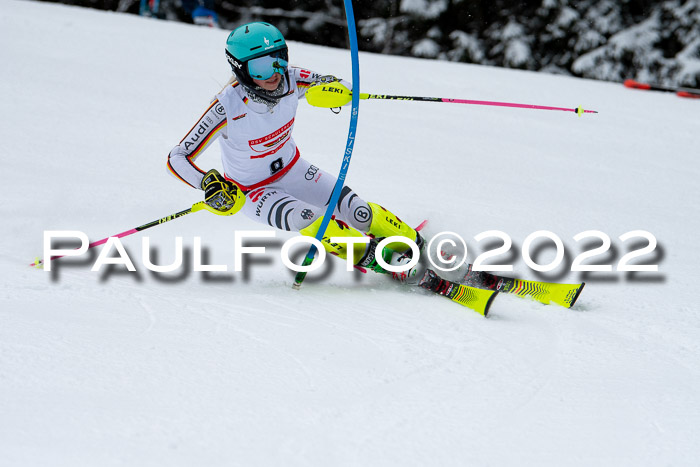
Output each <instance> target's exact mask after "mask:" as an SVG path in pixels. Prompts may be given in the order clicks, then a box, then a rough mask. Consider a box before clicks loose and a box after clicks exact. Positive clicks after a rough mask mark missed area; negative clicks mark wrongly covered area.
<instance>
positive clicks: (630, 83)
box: [624, 79, 700, 99]
mask: <svg viewBox="0 0 700 467" xmlns="http://www.w3.org/2000/svg"><path fill="white" fill-rule="evenodd" d="M624 85H625V87H627V88H632V89H642V90H645V91H663V92H674V93H676V95H677V96H679V97H689V98H691V99H700V89H690V88H672V87H666V86H659V85H657V84H647V83H640V82H639V81H635V80H633V79H627V80H625V82H624Z"/></svg>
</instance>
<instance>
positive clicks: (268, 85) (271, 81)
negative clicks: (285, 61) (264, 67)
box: [253, 73, 282, 91]
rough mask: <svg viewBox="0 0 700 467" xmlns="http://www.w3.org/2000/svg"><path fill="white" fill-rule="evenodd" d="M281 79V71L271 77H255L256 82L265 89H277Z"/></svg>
mask: <svg viewBox="0 0 700 467" xmlns="http://www.w3.org/2000/svg"><path fill="white" fill-rule="evenodd" d="M281 80H282V75H281V74H279V73H275V74H273V75H272V76H271V77H270V78H268V79H266V80H261V79H255V78H253V81H254V82H255V84H257V85H258V86H260V87H261V88H263V89H264V90H265V91H274V90H275V89H277V86H279V84H280V81H281Z"/></svg>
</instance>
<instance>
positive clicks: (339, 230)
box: [300, 217, 367, 263]
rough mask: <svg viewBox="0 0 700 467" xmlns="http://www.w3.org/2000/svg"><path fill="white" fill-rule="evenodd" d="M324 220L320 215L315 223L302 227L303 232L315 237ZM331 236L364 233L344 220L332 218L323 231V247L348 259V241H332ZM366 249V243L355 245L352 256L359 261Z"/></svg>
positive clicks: (355, 235) (357, 235)
mask: <svg viewBox="0 0 700 467" xmlns="http://www.w3.org/2000/svg"><path fill="white" fill-rule="evenodd" d="M322 221H323V217H319V218H318V219H316V220H315V221H314V222H313V224H311V225H310V226H308V227H306V228H304V229H301V230H300V232H301V234H302V235H306V236H307V237H315V236H316V233H317V232H318V228H319V227H320V226H321V222H322ZM331 237H364V235H362V234H361V233H360V232H358V231H357V230H355V229H353V228H352V227H350V226H349V225H347V224H346V223H344V222H340V221H337V220H335V219H331V221H330V222H329V223H328V227H326V231H325V232H324V233H323V240H322V241H321V243H322V244H323V248H325V250H326V251H327V252H329V253H330V254H332V255H336V256H340V257H341V258H343V259H347V257H348V245H347V244H346V243H334V242H331ZM366 249H367V244H366V243H359V244H355V245H354V246H353V257H352V258H353V261H354V262H355V263H357V262H358V261H359V260H360V259H361V258H362V256H363V255H364V254H365V250H366Z"/></svg>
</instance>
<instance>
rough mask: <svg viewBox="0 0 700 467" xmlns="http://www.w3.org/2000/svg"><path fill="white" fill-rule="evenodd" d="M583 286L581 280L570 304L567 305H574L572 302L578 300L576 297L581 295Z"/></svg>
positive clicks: (583, 283)
mask: <svg viewBox="0 0 700 467" xmlns="http://www.w3.org/2000/svg"><path fill="white" fill-rule="evenodd" d="M585 286H586V283H585V282H581V286H580V287H579V288H578V290H577V291H576V295H574V298H572V299H571V304H570V305H569V308H572V307H573V306H574V303H576V300H578V297H579V296H580V295H581V292H582V291H583V288H584V287H585Z"/></svg>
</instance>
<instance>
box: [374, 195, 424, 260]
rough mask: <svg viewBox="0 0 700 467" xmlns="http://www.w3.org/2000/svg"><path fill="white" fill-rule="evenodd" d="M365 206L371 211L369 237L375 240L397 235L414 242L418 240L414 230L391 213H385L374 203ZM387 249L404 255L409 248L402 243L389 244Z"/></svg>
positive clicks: (384, 210) (385, 211)
mask: <svg viewBox="0 0 700 467" xmlns="http://www.w3.org/2000/svg"><path fill="white" fill-rule="evenodd" d="M367 205H368V206H369V208H370V209H371V210H372V225H370V227H369V232H368V233H369V234H370V235H373V236H375V237H376V238H382V237H391V236H394V235H398V236H400V237H406V238H408V239H409V240H413V241H414V242H415V241H416V240H417V239H418V234H417V232H416V231H415V229H413V227H411V226H410V225H408V224H406V223H405V222H403V221H402V220H401V219H399V218H398V217H396V215H394V214H393V213H392V212H391V211H387V210H386V209H384V208H383V207H381V206H380V205H378V204H375V203H367ZM387 247H388V248H390V249H392V250H394V251H398V252H399V253H404V252H405V251H407V250H408V249H409V248H410V247H409V246H408V245H406V244H405V243H402V242H394V243H390V244H389V245H387Z"/></svg>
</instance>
